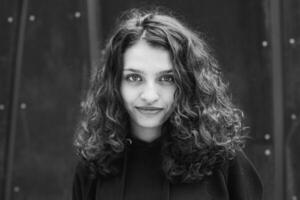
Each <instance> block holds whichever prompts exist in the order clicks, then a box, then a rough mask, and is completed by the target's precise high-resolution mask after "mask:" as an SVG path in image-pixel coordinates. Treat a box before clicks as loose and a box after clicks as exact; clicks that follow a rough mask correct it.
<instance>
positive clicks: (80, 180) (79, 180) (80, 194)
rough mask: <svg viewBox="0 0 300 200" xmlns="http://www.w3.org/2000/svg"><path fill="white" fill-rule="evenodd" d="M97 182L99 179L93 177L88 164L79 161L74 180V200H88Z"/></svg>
mask: <svg viewBox="0 0 300 200" xmlns="http://www.w3.org/2000/svg"><path fill="white" fill-rule="evenodd" d="M96 181H97V178H95V177H92V176H91V172H90V169H89V167H88V164H87V163H86V162H84V161H79V162H78V163H77V165H76V168H75V174H74V178H73V200H77V199H78V200H81V199H88V196H89V195H90V194H89V193H90V191H91V190H93V188H94V187H95V184H96Z"/></svg>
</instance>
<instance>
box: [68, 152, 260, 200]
mask: <svg viewBox="0 0 300 200" xmlns="http://www.w3.org/2000/svg"><path fill="white" fill-rule="evenodd" d="M122 177H124V176H117V177H114V178H105V179H104V178H103V179H99V178H97V179H92V178H90V176H89V172H88V168H87V167H86V165H85V164H84V163H79V164H78V166H77V168H76V172H75V177H74V182H73V200H123V199H124V197H123V194H124V191H123V190H124V180H122V179H124V178H122ZM162 191H163V194H162V199H163V200H261V199H262V183H261V180H260V178H259V176H258V174H257V171H256V170H255V168H254V167H253V165H252V163H251V162H250V161H249V159H248V158H247V156H246V155H245V154H244V153H243V152H239V153H237V155H236V157H235V159H233V160H230V161H228V163H227V165H225V166H224V167H223V168H221V169H219V170H216V171H215V172H214V173H213V174H212V175H210V176H207V177H206V178H205V179H204V180H203V181H201V182H200V183H181V184H172V183H169V182H168V181H167V180H165V181H164V184H163V190H162ZM136 192H139V190H137V191H136ZM144 195H147V194H144Z"/></svg>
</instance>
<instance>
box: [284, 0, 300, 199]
mask: <svg viewBox="0 0 300 200" xmlns="http://www.w3.org/2000/svg"><path fill="white" fill-rule="evenodd" d="M282 3H283V27H284V28H283V31H284V32H283V47H284V49H283V50H284V59H283V66H284V67H283V77H284V89H285V92H284V108H285V115H284V122H285V127H284V132H285V145H286V148H285V150H286V160H285V163H286V166H285V176H286V180H287V181H286V183H287V185H286V199H288V200H290V199H291V200H299V199H300V160H299V155H300V149H299V146H300V67H299V65H300V56H299V55H300V24H299V20H300V12H299V10H300V1H298V0H285V1H282Z"/></svg>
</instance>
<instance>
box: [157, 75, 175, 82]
mask: <svg viewBox="0 0 300 200" xmlns="http://www.w3.org/2000/svg"><path fill="white" fill-rule="evenodd" d="M160 81H163V82H169V83H173V82H174V76H173V75H169V74H166V75H163V76H161V77H160Z"/></svg>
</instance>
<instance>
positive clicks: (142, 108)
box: [135, 106, 163, 115]
mask: <svg viewBox="0 0 300 200" xmlns="http://www.w3.org/2000/svg"><path fill="white" fill-rule="evenodd" d="M135 108H136V109H137V110H138V111H139V112H140V113H142V114H148V115H149V114H150V115H155V114H157V113H159V112H160V111H162V110H163V108H160V107H148V106H138V107H135Z"/></svg>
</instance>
